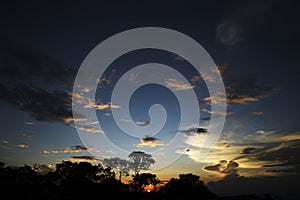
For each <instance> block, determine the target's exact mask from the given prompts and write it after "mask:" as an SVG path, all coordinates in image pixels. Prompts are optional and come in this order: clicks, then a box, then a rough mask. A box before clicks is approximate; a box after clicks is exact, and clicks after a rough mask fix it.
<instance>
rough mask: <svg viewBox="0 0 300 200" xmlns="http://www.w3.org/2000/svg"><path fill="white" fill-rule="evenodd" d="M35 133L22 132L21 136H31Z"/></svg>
mask: <svg viewBox="0 0 300 200" xmlns="http://www.w3.org/2000/svg"><path fill="white" fill-rule="evenodd" d="M34 135H35V134H33V133H22V136H23V137H27V138H32V137H33V136H34Z"/></svg>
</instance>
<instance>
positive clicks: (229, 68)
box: [0, 0, 300, 199]
mask: <svg viewBox="0 0 300 200" xmlns="http://www.w3.org/2000/svg"><path fill="white" fill-rule="evenodd" d="M0 27H1V29H0V30H1V31H0V91H1V95H0V108H1V112H0V160H1V161H2V162H5V163H6V165H7V166H22V165H24V164H27V165H31V166H32V165H34V163H37V164H40V165H44V166H48V167H49V168H53V167H55V164H57V163H60V162H61V161H62V160H71V161H74V162H79V161H88V162H91V163H93V164H97V163H99V162H100V161H101V159H103V158H114V157H120V158H122V159H128V155H129V153H130V152H132V151H136V150H138V151H143V152H146V153H149V154H151V155H153V158H154V160H155V161H156V162H155V164H154V165H153V166H152V169H150V170H149V172H153V173H156V174H157V176H158V177H159V178H160V179H161V180H168V179H170V178H172V177H177V176H178V174H181V173H188V172H192V173H194V174H197V175H199V176H200V177H201V180H203V181H204V182H205V183H207V185H208V186H209V188H210V189H211V190H212V191H214V192H216V193H217V194H220V195H232V194H234V195H236V194H252V193H255V194H262V193H271V194H273V195H274V196H276V195H277V196H279V197H282V198H286V199H292V198H293V197H295V198H296V196H299V194H298V192H297V189H298V188H297V183H298V180H299V177H300V176H299V175H300V173H299V172H300V171H299V167H300V157H299V155H300V125H299V124H300V123H299V113H300V106H299V100H300V93H299V86H298V80H299V78H300V68H299V64H300V62H299V58H298V54H299V50H298V47H299V40H298V39H297V38H298V35H299V32H300V31H299V30H300V29H299V28H300V27H299V14H298V12H297V9H296V1H279V0H274V1H258V0H254V1H203V3H202V2H199V3H191V2H190V3H188V2H185V1H177V2H176V1H169V2H167V1H164V2H154V1H145V2H144V3H141V2H138V3H137V2H134V1H128V2H126V3H125V2H121V1H119V2H117V1H111V3H101V2H96V1H95V2H87V3H86V2H81V3H80V2H78V3H74V2H72V1H57V2H56V1H51V2H43V3H41V2H39V1H26V2H23V1H14V2H1V6H0ZM145 27H157V28H164V29H168V30H173V31H175V32H177V33H178V32H179V33H182V34H184V35H186V36H187V37H189V38H191V39H192V40H193V41H195V42H197V43H198V44H199V45H201V46H202V47H203V49H204V50H205V51H204V54H205V56H207V57H209V58H211V59H212V60H213V64H215V66H205V67H211V68H209V71H210V72H211V73H212V74H210V75H215V76H213V77H212V76H207V74H205V73H204V74H201V73H199V71H198V70H197V68H195V67H194V66H193V65H192V64H191V62H190V61H189V59H188V58H185V57H183V56H182V55H178V54H176V53H174V52H170V51H165V50H163V49H153V48H147V49H137V50H134V51H130V52H127V53H126V54H124V55H120V56H119V57H116V58H115V59H113V62H111V63H110V64H109V65H107V66H99V69H100V68H101V69H105V70H104V71H103V74H102V76H101V77H96V76H97V75H96V74H92V73H91V74H85V75H84V76H83V77H84V79H83V83H84V82H85V81H89V80H92V78H98V82H97V84H96V85H93V87H94V88H91V87H86V86H85V85H80V84H75V82H76V81H78V79H76V78H77V77H78V76H79V75H78V74H79V72H80V71H79V69H80V68H81V67H82V66H84V65H89V60H88V59H89V58H90V57H91V56H90V55H91V54H90V53H91V52H95V50H96V49H97V46H98V45H99V44H101V43H102V42H103V41H105V40H107V39H108V38H110V37H112V36H114V35H116V34H119V33H124V31H128V30H133V29H135V30H136V29H139V28H145ZM148 36H149V34H148ZM149 37H151V34H150V36H149ZM170 38H171V36H170ZM137 41H138V38H137ZM168 42H170V44H174V45H175V46H176V45H177V47H178V49H179V51H180V49H183V48H184V47H183V46H184V45H182V44H180V41H177V40H171V39H170V40H168V38H166V43H168ZM131 43H135V41H130V40H129V41H126V40H124V41H123V43H122V42H121V43H119V44H118V45H117V46H113V47H114V48H115V49H117V50H115V49H114V48H112V47H111V46H107V49H108V50H107V52H106V53H107V54H109V55H113V54H114V53H115V52H117V51H118V49H122V48H123V47H124V46H126V45H128V44H131ZM180 45H182V46H180ZM109 51H111V53H110V52H109ZM186 55H187V57H189V54H188V53H187V54H186ZM89 56H90V57H89ZM191 57H193V56H191ZM196 57H197V56H196ZM199 57H201V56H199ZM96 58H97V62H96V63H92V62H91V63H92V64H91V65H93V64H94V65H97V66H98V65H100V63H102V59H103V58H104V56H103V55H100V54H96ZM201 58H202V57H201ZM104 60H105V59H104ZM98 62H99V63H98ZM149 63H150V64H149ZM144 64H148V65H144ZM139 67H140V68H139ZM143 67H144V68H143ZM164 70H165V71H164ZM170 70H172V71H170ZM174 71H176V73H175V72H174ZM88 73H89V72H88ZM176 74H177V75H178V76H175V75H176ZM87 75H88V76H87ZM173 75H174V76H173ZM180 77H181V78H182V79H179V78H180ZM183 77H184V78H183ZM151 79H152V80H155V81H154V82H153V83H150V82H149V83H148V84H144V85H141V84H142V83H143V82H147V80H151ZM160 79H161V83H163V85H161V84H158V83H157V81H158V80H160ZM122 81H124V82H122ZM219 81H221V82H222V83H223V85H224V89H225V92H226V94H224V95H225V97H226V99H225V100H226V101H224V99H222V98H221V99H220V96H219V95H218V93H216V94H215V95H210V89H209V86H210V85H213V84H216V83H219ZM77 83H81V82H80V81H79V82H77ZM133 85H136V86H138V87H137V88H136V90H133V91H132V93H129V91H130V90H129V89H128V88H127V89H126V87H127V86H133ZM114 88H121V89H120V90H118V92H115V93H114V91H115V90H114ZM124 88H125V89H124ZM93 89H95V94H94V97H95V98H94V99H92V98H90V97H93V93H92V91H93ZM115 94H116V95H115ZM114 95H115V96H114ZM179 96H181V97H182V98H181V99H180V98H179V99H178V97H179ZM221 97H222V95H221ZM126 98H128V99H127V100H128V102H127V101H125V100H126ZM194 100H196V103H195V101H194ZM182 102H184V103H186V104H184V106H183V104H182ZM216 102H217V103H216ZM224 102H226V103H225V105H226V112H222V109H221V112H218V110H214V107H213V106H214V105H217V104H218V103H221V104H222V105H224V104H223V103H224ZM72 105H73V107H74V105H75V107H76V106H77V105H80V106H81V107H79V108H80V109H79V110H76V112H75V115H76V118H75V117H74V110H72V108H73V107H72ZM195 105H196V106H195ZM126 106H127V109H126V108H125V107H126ZM191 106H194V107H191ZM183 107H184V108H183ZM77 108H78V107H77ZM185 109H186V110H185ZM92 111H95V114H96V115H95V116H96V118H97V120H96V121H95V120H92V119H91V118H89V117H88V116H86V115H83V114H87V113H88V114H90V113H91V112H92ZM123 112H125V114H124V113H123ZM126 112H128V113H129V114H128V113H127V114H128V115H126ZM185 112H187V113H185ZM197 112H198V113H199V116H198V117H197V118H196V120H195V119H194V117H195V116H197V115H195V113H197ZM122 113H123V114H124V115H123V114H122ZM223 119H224V120H225V121H224V122H223V121H222V120H223ZM211 122H214V123H211ZM222 125H224V126H222ZM220 126H222V130H220V134H216V132H214V131H215V129H217V130H218V127H220ZM214 134H216V139H217V140H216V141H215V143H213V144H210V145H208V146H205V144H206V143H205V141H206V140H208V138H211V137H213V135H214ZM203 142H204V143H203ZM205 149H207V150H208V151H209V152H208V153H207V154H203V150H205ZM204 152H205V151H204ZM237 188H238V189H237Z"/></svg>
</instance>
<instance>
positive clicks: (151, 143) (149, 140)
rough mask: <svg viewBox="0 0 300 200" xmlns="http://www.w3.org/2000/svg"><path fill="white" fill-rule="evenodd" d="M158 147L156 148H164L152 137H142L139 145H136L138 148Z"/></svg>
mask: <svg viewBox="0 0 300 200" xmlns="http://www.w3.org/2000/svg"><path fill="white" fill-rule="evenodd" d="M145 146H148V147H158V146H165V144H163V143H162V142H161V141H160V140H159V139H158V138H154V137H144V138H141V143H140V144H138V147H145Z"/></svg>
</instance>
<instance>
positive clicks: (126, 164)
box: [102, 157, 130, 181]
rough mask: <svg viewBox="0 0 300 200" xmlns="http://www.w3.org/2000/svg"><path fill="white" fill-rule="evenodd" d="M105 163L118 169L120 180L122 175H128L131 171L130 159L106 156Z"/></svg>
mask: <svg viewBox="0 0 300 200" xmlns="http://www.w3.org/2000/svg"><path fill="white" fill-rule="evenodd" d="M102 163H103V165H105V166H107V167H111V168H113V169H116V170H117V171H118V173H119V180H120V181H121V179H122V176H128V175H129V171H130V161H128V160H124V159H121V158H118V157H116V158H105V159H104V160H103V162H102Z"/></svg>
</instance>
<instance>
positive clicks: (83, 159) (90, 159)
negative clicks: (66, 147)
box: [69, 156, 99, 162]
mask: <svg viewBox="0 0 300 200" xmlns="http://www.w3.org/2000/svg"><path fill="white" fill-rule="evenodd" d="M69 160H70V161H73V162H98V161H99V159H98V158H96V157H94V156H71V157H70V158H69Z"/></svg>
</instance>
